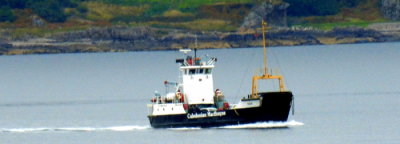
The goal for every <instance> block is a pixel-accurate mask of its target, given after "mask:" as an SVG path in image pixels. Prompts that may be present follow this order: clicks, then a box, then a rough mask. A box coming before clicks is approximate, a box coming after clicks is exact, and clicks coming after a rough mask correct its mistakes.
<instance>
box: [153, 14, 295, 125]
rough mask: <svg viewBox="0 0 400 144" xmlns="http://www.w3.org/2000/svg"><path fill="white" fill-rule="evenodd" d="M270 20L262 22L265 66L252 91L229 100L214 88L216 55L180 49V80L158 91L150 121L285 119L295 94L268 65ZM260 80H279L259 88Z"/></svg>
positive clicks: (213, 122) (216, 122)
mask: <svg viewBox="0 0 400 144" xmlns="http://www.w3.org/2000/svg"><path fill="white" fill-rule="evenodd" d="M266 30H267V23H266V22H264V21H263V22H262V33H263V46H264V67H263V73H262V74H259V75H254V76H253V77H252V89H251V93H250V94H249V95H247V96H245V97H243V98H242V99H241V100H239V102H238V103H236V104H231V103H228V102H227V101H226V100H225V95H224V94H223V93H222V92H221V91H220V90H219V89H214V84H213V69H214V68H215V63H216V62H217V58H215V57H206V58H200V57H197V53H196V49H195V50H194V56H191V55H189V53H191V50H190V49H183V50H180V51H181V52H183V53H184V54H185V57H184V58H183V59H176V63H178V64H179V70H180V81H179V82H169V81H165V82H164V84H165V86H166V87H167V89H172V90H171V91H170V92H166V94H165V95H161V94H160V93H158V92H156V93H155V95H154V97H153V98H151V100H150V101H151V103H150V104H147V107H148V109H149V115H148V118H149V121H150V125H151V126H152V127H153V128H179V127H202V128H207V127H220V126H228V125H237V124H248V123H256V122H285V121H287V119H288V116H289V112H290V110H291V107H292V104H293V94H292V92H291V91H289V90H287V89H286V88H285V85H284V80H283V76H281V75H272V74H270V73H269V72H268V67H267V49H266V40H265V32H266ZM260 80H278V82H279V89H278V90H276V91H270V92H262V91H259V88H258V83H259V81H260Z"/></svg>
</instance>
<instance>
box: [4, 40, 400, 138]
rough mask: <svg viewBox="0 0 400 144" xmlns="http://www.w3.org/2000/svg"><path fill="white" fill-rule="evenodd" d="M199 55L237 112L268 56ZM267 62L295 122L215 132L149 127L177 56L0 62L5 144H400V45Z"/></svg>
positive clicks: (273, 54) (256, 51)
mask: <svg viewBox="0 0 400 144" xmlns="http://www.w3.org/2000/svg"><path fill="white" fill-rule="evenodd" d="M198 54H199V55H205V54H208V55H210V56H215V57H217V58H218V62H217V63H216V68H215V69H214V81H215V83H214V84H215V88H219V89H221V90H222V91H223V92H224V94H225V95H226V97H227V98H228V100H229V101H230V102H231V103H236V102H237V101H238V100H239V99H240V98H241V97H243V96H245V95H247V94H248V93H249V92H250V87H251V76H252V75H253V74H254V73H256V72H257V71H258V70H257V68H258V67H260V66H262V49H260V48H251V49H246V48H243V49H220V50H204V51H199V53H198ZM268 55H269V61H270V62H269V63H270V64H269V66H270V67H271V68H277V69H280V71H279V73H281V74H283V75H284V76H285V82H286V84H287V87H288V88H289V89H290V90H291V91H293V93H294V95H295V115H290V117H289V119H290V120H289V122H286V123H256V124H252V125H242V126H233V127H221V128H209V129H200V128H182V129H152V128H150V126H149V123H148V120H147V117H146V116H147V113H148V110H147V108H146V104H147V103H148V102H149V99H150V98H151V97H152V96H153V95H154V91H155V90H158V91H159V92H161V93H164V92H165V87H164V85H163V81H164V80H170V81H176V80H177V79H178V74H179V72H178V69H177V68H178V66H177V64H175V63H174V62H175V59H176V58H180V57H182V54H180V53H179V52H176V51H167V52H131V53H95V54H55V55H27V56H1V57H0V144H73V143H79V144H110V143H112V144H125V143H126V144H127V143H130V144H131V143H133V144H136V143H137V144H146V143H149V144H150V143H162V144H164V143H167V144H176V143H194V144H197V143H199V144H200V143H207V144H208V143H211V144H217V143H218V144H220V143H235V144H242V143H243V144H249V143H257V144H258V143H270V144H377V143H379V144H381V143H382V144H398V143H400V118H399V117H400V43H378V44H356V45H332V46H298V47H274V48H270V49H269V50H268ZM274 72H276V71H274ZM262 86H263V87H264V88H265V89H271V88H277V87H278V86H277V84H275V83H265V84H264V85H262ZM266 87H268V88H266ZM282 125H283V126H286V127H288V128H275V127H280V126H282Z"/></svg>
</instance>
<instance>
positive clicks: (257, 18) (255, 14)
mask: <svg viewBox="0 0 400 144" xmlns="http://www.w3.org/2000/svg"><path fill="white" fill-rule="evenodd" d="M288 7H289V4H288V3H285V2H280V3H277V4H273V3H270V2H264V3H262V4H261V5H259V6H256V7H254V8H253V10H252V11H251V12H250V13H249V15H247V16H246V17H245V18H244V22H243V24H242V26H241V29H248V28H258V27H259V26H260V23H261V20H266V21H267V22H268V23H269V24H270V25H272V26H276V27H287V16H286V9H287V8H288Z"/></svg>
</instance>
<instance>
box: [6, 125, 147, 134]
mask: <svg viewBox="0 0 400 144" xmlns="http://www.w3.org/2000/svg"><path fill="white" fill-rule="evenodd" d="M150 128H151V127H150V126H112V127H58V128H50V127H42V128H0V132H9V133H32V132H55V131H64V132H98V131H135V130H146V129H150Z"/></svg>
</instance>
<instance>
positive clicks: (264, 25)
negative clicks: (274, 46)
mask: <svg viewBox="0 0 400 144" xmlns="http://www.w3.org/2000/svg"><path fill="white" fill-rule="evenodd" d="M261 25H262V27H261V30H262V33H263V47H264V71H263V74H262V75H255V76H253V80H252V89H251V98H252V99H257V98H259V97H260V96H259V94H258V93H259V91H258V80H269V79H278V80H279V91H280V92H282V91H286V89H285V85H284V83H283V76H281V75H271V74H269V73H268V63H267V41H266V32H267V29H268V27H267V26H268V24H267V22H265V21H264V20H262V22H261Z"/></svg>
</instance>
